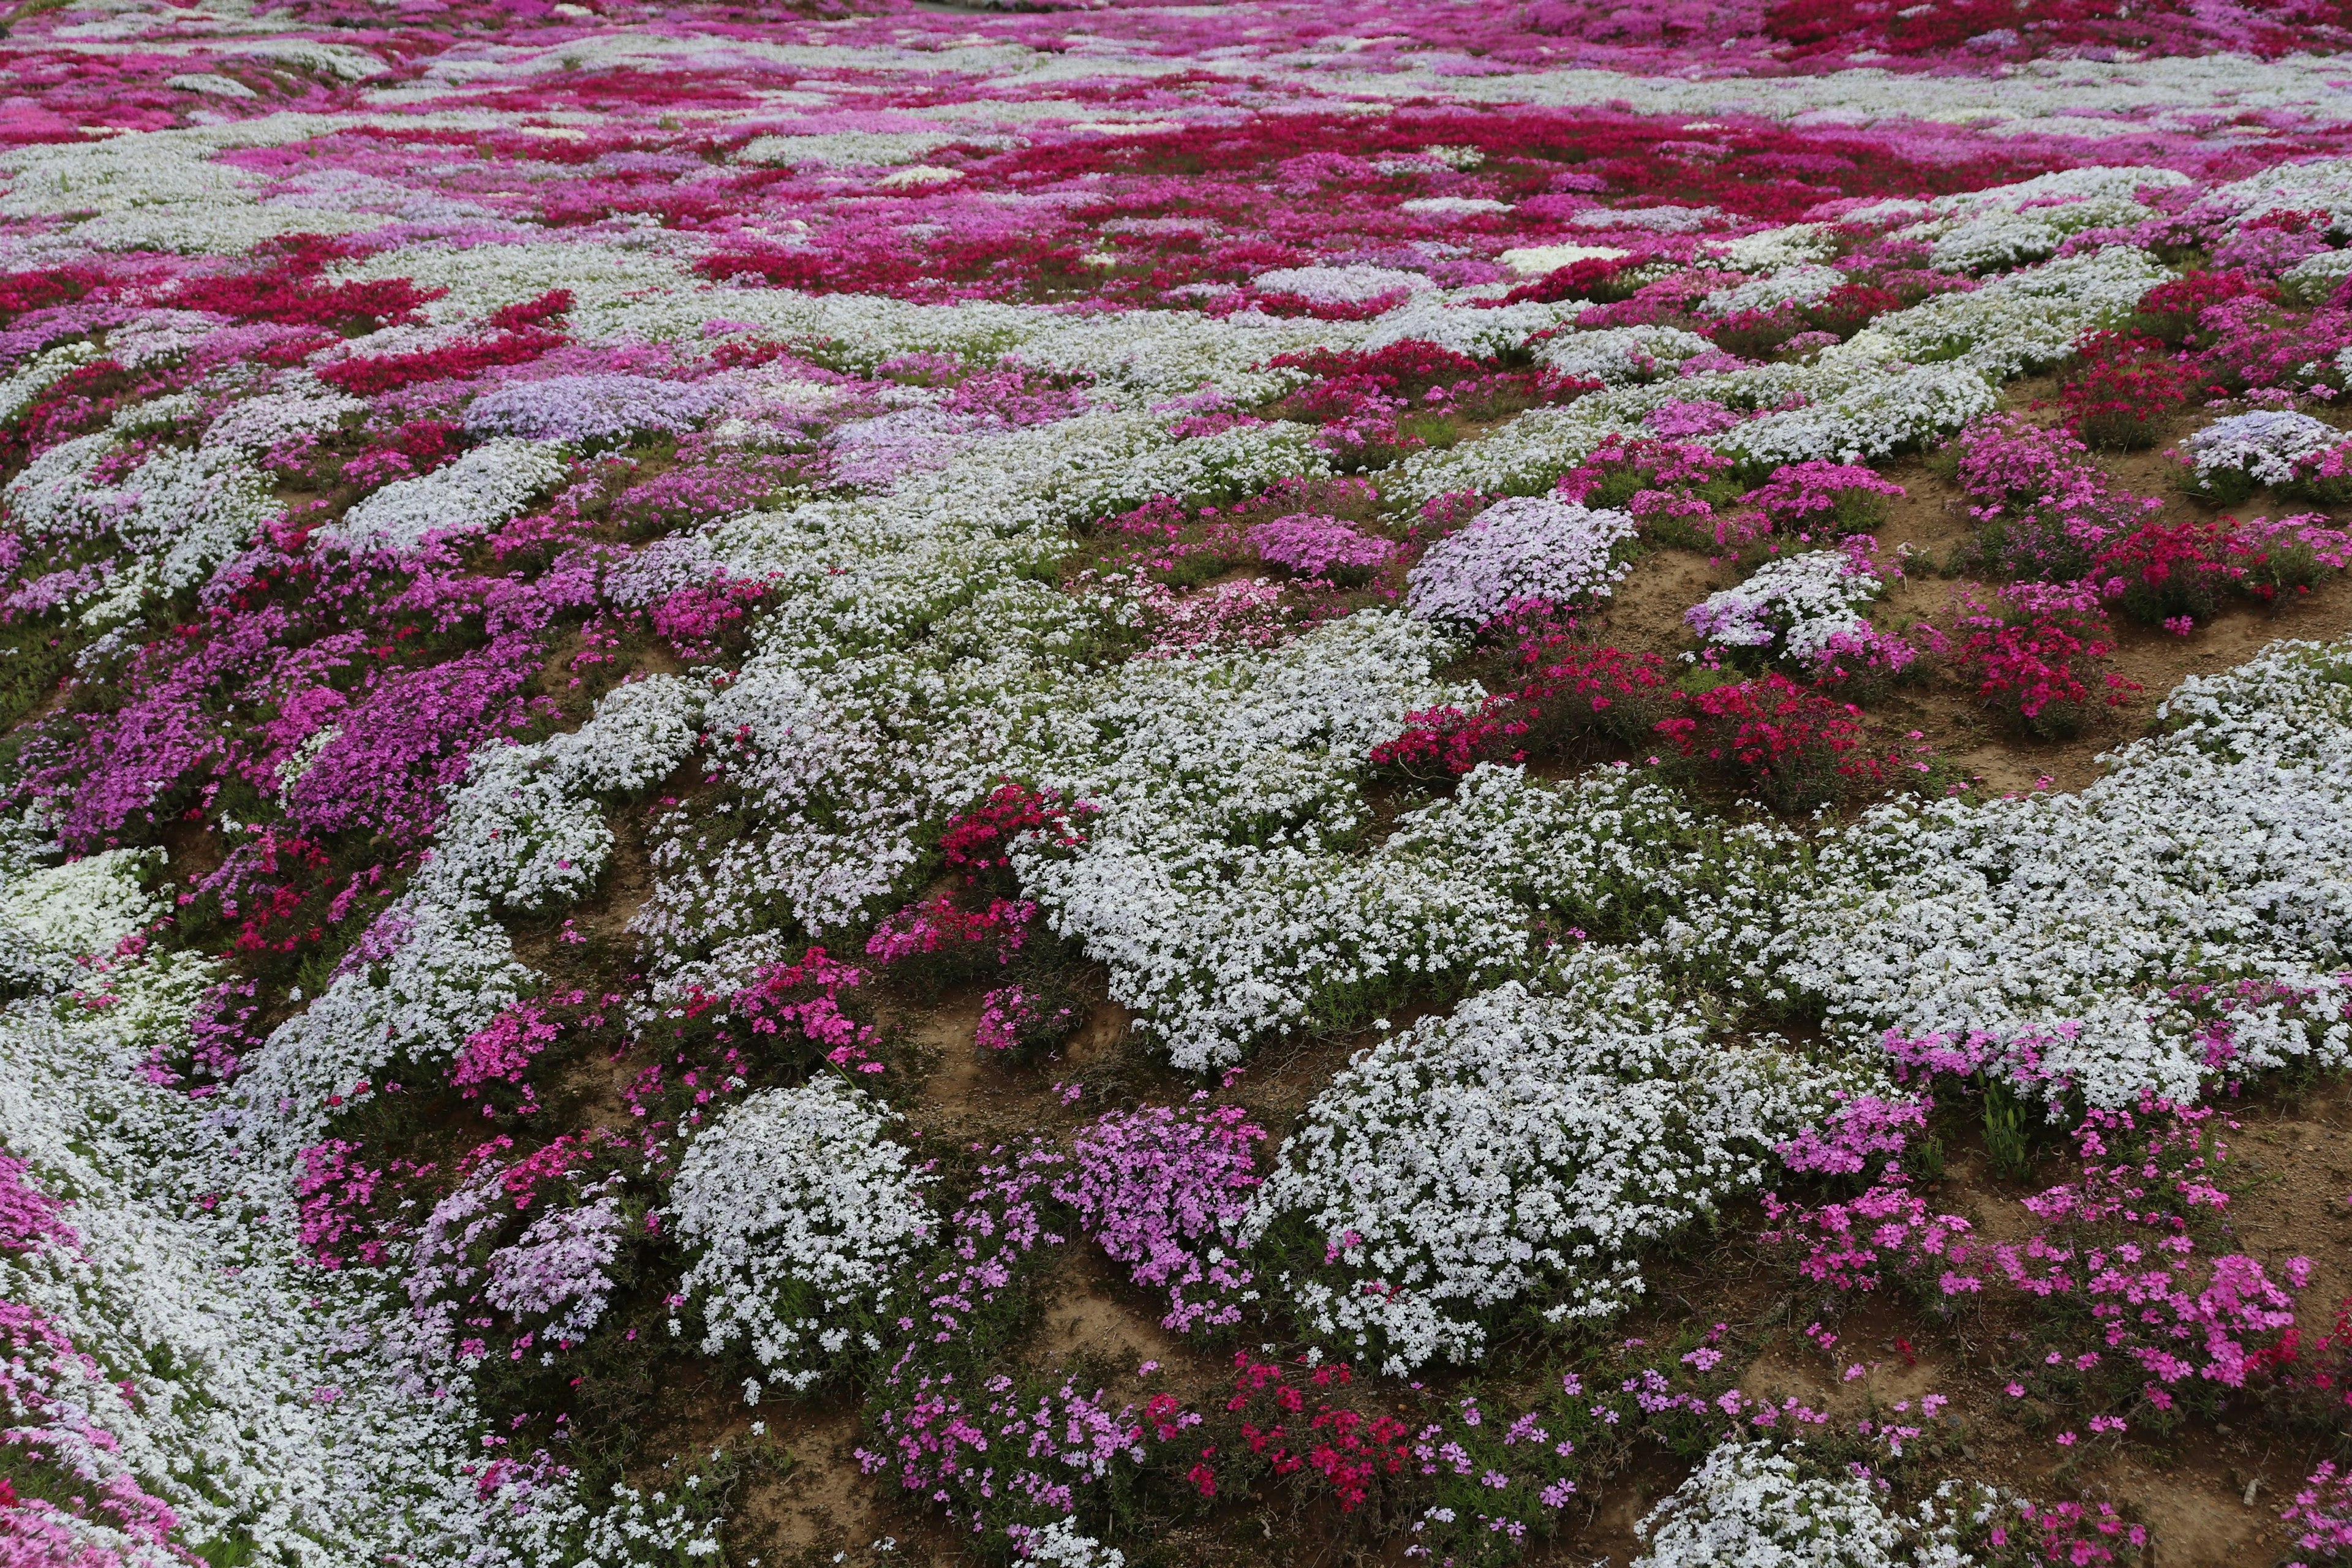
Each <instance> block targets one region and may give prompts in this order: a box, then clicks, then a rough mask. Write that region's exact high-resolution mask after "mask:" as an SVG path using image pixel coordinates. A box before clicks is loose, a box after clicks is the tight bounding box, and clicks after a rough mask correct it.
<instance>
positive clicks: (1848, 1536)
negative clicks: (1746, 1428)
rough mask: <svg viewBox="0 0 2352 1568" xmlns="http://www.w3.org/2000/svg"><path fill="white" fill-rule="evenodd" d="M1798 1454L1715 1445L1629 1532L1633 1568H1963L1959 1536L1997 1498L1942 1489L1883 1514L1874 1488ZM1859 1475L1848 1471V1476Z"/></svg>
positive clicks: (1962, 1486)
mask: <svg viewBox="0 0 2352 1568" xmlns="http://www.w3.org/2000/svg"><path fill="white" fill-rule="evenodd" d="M1803 1452H1804V1450H1803V1448H1802V1447H1801V1446H1792V1447H1790V1448H1786V1449H1781V1450H1778V1451H1776V1450H1775V1449H1774V1448H1773V1447H1772V1445H1771V1444H1770V1443H1769V1442H1767V1441H1762V1440H1759V1441H1756V1442H1752V1443H1741V1442H1738V1441H1736V1440H1734V1441H1727V1442H1725V1443H1722V1444H1719V1445H1718V1446H1717V1447H1716V1448H1715V1449H1714V1450H1713V1451H1712V1452H1710V1453H1709V1454H1708V1455H1707V1457H1706V1458H1705V1459H1704V1460H1703V1461H1701V1462H1700V1464H1699V1467H1698V1468H1697V1469H1696V1470H1694V1471H1693V1472H1692V1473H1691V1474H1690V1476H1689V1477H1688V1478H1687V1479H1685V1481H1684V1482H1683V1484H1682V1485H1681V1486H1679V1487H1677V1488H1675V1490H1674V1491H1673V1492H1672V1493H1671V1494H1670V1495H1669V1496H1668V1497H1667V1498H1666V1499H1665V1500H1664V1501H1663V1502H1661V1503H1659V1504H1658V1506H1657V1507H1656V1508H1654V1509H1653V1510H1650V1512H1649V1514H1648V1516H1647V1517H1645V1518H1644V1519H1643V1521H1641V1522H1640V1523H1639V1524H1638V1525H1636V1526H1634V1530H1635V1532H1636V1533H1637V1534H1639V1535H1640V1536H1641V1537H1642V1538H1643V1540H1644V1541H1646V1542H1648V1543H1649V1550H1648V1551H1646V1552H1643V1554H1642V1555H1641V1556H1640V1557H1638V1558H1636V1559H1634V1568H1719V1565H1720V1564H1725V1563H1737V1564H1738V1565H1739V1568H1967V1565H1969V1564H1972V1563H1976V1562H1977V1558H1976V1557H1975V1556H1974V1555H1973V1554H1972V1553H1970V1552H1965V1551H1963V1550H1962V1549H1961V1548H1960V1546H1959V1544H1958V1542H1959V1539H1960V1535H1961V1532H1962V1531H1963V1529H1965V1528H1968V1527H1972V1526H1981V1525H1984V1524H1986V1523H1988V1522H1990V1521H1991V1520H1992V1518H1993V1517H1994V1514H1995V1512H1996V1510H1998V1509H1999V1508H2000V1494H1999V1493H1998V1492H1996V1491H1994V1490H1993V1489H1991V1488H1990V1487H1988V1486H1985V1485H1984V1484H1983V1483H1981V1482H1973V1483H1964V1482H1960V1481H1946V1482H1944V1483H1943V1484H1942V1485H1941V1486H1940V1487H1938V1488H1937V1490H1936V1494H1935V1496H1934V1497H1932V1498H1930V1499H1929V1500H1927V1501H1925V1502H1923V1503H1921V1504H1920V1505H1919V1507H1918V1509H1917V1510H1916V1511H1915V1512H1912V1513H1907V1514H1906V1513H1900V1512H1896V1513H1890V1512H1888V1511H1887V1510H1885V1507H1884V1506H1883V1504H1882V1503H1881V1501H1880V1483H1876V1482H1874V1480H1873V1479H1872V1478H1870V1477H1869V1476H1868V1475H1866V1474H1864V1475H1857V1474H1854V1473H1853V1470H1851V1469H1845V1468H1840V1469H1838V1470H1836V1471H1832V1470H1830V1469H1829V1468H1828V1466H1827V1465H1826V1464H1822V1465H1818V1466H1815V1467H1811V1468H1808V1467H1805V1466H1802V1465H1801V1464H1800V1463H1799V1462H1798V1459H1799V1458H1800V1457H1801V1456H1802V1455H1803ZM1857 1468H1859V1467H1857Z"/></svg>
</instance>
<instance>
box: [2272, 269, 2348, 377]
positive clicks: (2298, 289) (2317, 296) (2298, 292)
mask: <svg viewBox="0 0 2352 1568" xmlns="http://www.w3.org/2000/svg"><path fill="white" fill-rule="evenodd" d="M2347 278H2352V250H2323V251H2321V252H2319V253H2318V254H2317V255H2315V256H2306V257H2305V258H2303V259H2302V260H2301V261H2298V262H2296V263H2295V264H2294V266H2292V267H2290V268H2287V269H2286V270H2285V271H2284V272H2282V273H2280V274H2279V284H2280V286H2281V287H2282V288H2284V289H2285V290H2286V293H2287V296H2288V297H2289V298H2290V299H2293V300H2300V301H2302V302H2304V303H2305V304H2313V305H2315V304H2318V303H2319V302H2320V301H2321V300H2326V298H2327V297H2328V296H2329V295H2331V294H2333V293H2335V292H2336V289H2338V288H2339V287H2341V286H2342V284H2343V282H2344V279H2347ZM2343 357H2344V356H2343V351H2342V350H2340V349H2339V350H2337V351H2336V364H2337V367H2338V368H2339V369H2340V368H2341V367H2342V364H2343Z"/></svg>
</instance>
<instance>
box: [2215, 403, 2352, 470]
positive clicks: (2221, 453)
mask: <svg viewBox="0 0 2352 1568" xmlns="http://www.w3.org/2000/svg"><path fill="white" fill-rule="evenodd" d="M2344 439H2345V434H2344V432H2343V431H2341V430H2338V429H2337V428H2336V426H2333V425H2330V424H2327V423H2326V421H2324V420H2319V419H2314V418H2313V417H2312V416H2310V415H2308V414H2296V413H2294V412H2293V411H2291V410H2288V409H2283V408H2282V409H2265V410H2261V411H2258V412H2255V413H2252V414H2233V415H2231V416H2229V417H2228V418H2226V419H2216V420H2215V421H2213V423H2212V424H2210V425H2208V426H2204V427H2203V428H2202V429H2200V430H2194V431H2191V432H2190V433H2189V437H2188V438H2187V439H2186V440H2184V441H2182V442H2181V443H2180V446H2181V449H2182V450H2183V451H2184V452H2186V453H2187V454H2188V455H2189V462H2190V463H2191V464H2193V465H2194V466H2195V468H2196V471H2197V477H2198V478H2199V479H2205V478H2207V477H2208V476H2210V475H2212V474H2217V473H2222V472H2226V471H2228V470H2231V469H2237V470H2240V471H2242V472H2243V473H2244V474H2245V475H2246V476H2247V477H2249V478H2250V479H2254V480H2255V481H2256V482H2258V483H2260V484H2265V485H2277V484H2284V483H2285V482H2286V481H2287V480H2289V479H2293V478H2294V464H2295V460H2296V459H2297V458H2309V457H2315V456H2316V455H2318V454H2319V453H2321V452H2325V451H2326V450H2327V449H2328V448H2329V447H2334V446H2337V445H2339V444H2341V443H2342V442H2343V440H2344Z"/></svg>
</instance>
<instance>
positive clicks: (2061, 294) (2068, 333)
mask: <svg viewBox="0 0 2352 1568" xmlns="http://www.w3.org/2000/svg"><path fill="white" fill-rule="evenodd" d="M2171 276H2172V273H2171V271H2170V270H2169V269H2168V268H2166V267H2164V266H2163V265H2162V264H2161V263H2159V262H2158V260H2157V259H2156V258H2154V257H2153V256H2151V255H2149V254H2148V253H2147V251H2145V250H2141V249H2139V248H2137V247H2134V246H2128V245H2109V246H2104V247H2100V248H2099V249H2097V250H2095V251H2092V252H2090V253H2089V254H2087V255H2084V256H2069V257H2066V258H2063V260H2058V261H2049V262H2044V263H2042V265H2041V266H2039V267H2035V268H2028V269H2026V270H2023V271H2018V272H2010V273H2004V274H2002V275H2001V276H2000V277H1998V278H1994V279H1988V280H1987V281H1986V282H1985V284H1984V285H1983V286H1982V287H1981V288H1978V289H1971V290H1969V291H1968V292H1967V293H1959V294H1937V295H1935V296H1933V297H1932V298H1929V299H1927V300H1921V301H1920V302H1919V303H1918V304H1916V305H1914V306H1912V307H1911V308H1910V309H1909V310H1897V311H1895V312H1893V313H1891V314H1888V315H1885V316H1881V317H1879V318H1878V319H1877V320H1875V321H1872V322H1871V323H1870V325H1869V326H1867V327H1865V328H1864V329H1863V330H1862V331H1859V332H1856V333H1855V334H1854V335H1853V337H1851V338H1849V339H1848V340H1846V342H1843V344H1841V345H1839V346H1838V347H1837V348H1834V349H1828V350H1824V351H1823V352H1822V361H1824V362H1828V363H1829V364H1830V365H1834V366H1836V367H1839V368H1843V369H1844V370H1846V371H1847V372H1848V374H1853V372H1854V371H1856V370H1859V369H1861V368H1862V367H1864V366H1866V367H1868V368H1869V369H1870V370H1871V371H1873V372H1875V371H1877V370H1878V369H1880V368H1881V367H1882V366H1883V365H1884V363H1885V362H1886V361H1887V360H1890V359H1899V360H1908V361H1911V362H1913V363H1923V362H1927V361H1931V360H1950V361H1952V362H1953V363H1956V364H1959V365H1965V366H1966V367H1968V368H1969V369H1970V370H1973V371H1976V372H1978V373H1979V374H1982V375H1985V376H1989V377H1991V378H1993V379H1995V380H2001V381H2005V380H2007V379H2008V378H2009V377H2011V376H2013V375H2017V374H2021V373H2022V372H2024V371H2027V370H2030V369H2032V368H2034V367H2035V366H2038V365H2044V364H2052V363H2056V362H2057V361H2059V360H2062V359H2063V358H2065V357H2066V355H2068V354H2069V353H2073V352H2074V343H2075V342H2076V340H2078V339H2080V338H2081V337H2082V336H2083V335H2084V333H2086V332H2090V331H2096V330H2097V329H2098V328H2101V327H2104V326H2108V325H2110V324H2112V323H2114V322H2116V321H2121V320H2122V319H2123V318H2124V317H2126V316H2128V315H2130V314H2131V313H2132V311H2133V310H2136V309H2137V308H2138V305H2139V301H2140V299H2141V297H2142V296H2143V295H2145V294H2146V293H2147V291H2148V290H2149V289H2153V288H2154V287H2156V286H2157V285H2158V283H2161V282H2164V281H2165V280H2166V279H2168V278H2170V277H2171ZM1825 368H1826V367H1825Z"/></svg>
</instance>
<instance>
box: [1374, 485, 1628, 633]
mask: <svg viewBox="0 0 2352 1568" xmlns="http://www.w3.org/2000/svg"><path fill="white" fill-rule="evenodd" d="M1636 534H1637V530H1636V529H1635V527H1634V524H1633V519H1632V518H1630V517H1628V516H1626V515H1625V514H1624V513H1623V512H1622V511H1605V510H1604V511H1592V510H1587V509H1586V508H1584V507H1582V506H1580V505H1578V504H1577V503H1576V502H1574V501H1570V500H1561V499H1559V497H1558V496H1510V497H1507V498H1506V499H1504V500H1498V501H1496V503H1495V504H1494V505H1493V506H1490V507H1488V508H1487V509H1486V510H1485V511H1482V512H1480V513H1479V514H1478V515H1477V516H1476V517H1475V518H1473V519H1472V520H1471V521H1469V523H1467V524H1466V525H1465V526H1464V527H1462V528H1461V529H1458V530H1456V531H1454V532H1453V533H1450V534H1448V535H1446V536H1445V537H1444V539H1441V540H1439V541H1438V542H1436V543H1435V544H1433V545H1431V546H1430V547H1429V551H1428V552H1427V553H1426V554H1424V555H1423V557H1422V558H1421V561H1420V563H1418V564H1416V565H1415V566H1414V567H1413V569H1412V571H1411V572H1410V573H1408V574H1406V580H1407V583H1408V586H1407V588H1406V590H1405V602H1406V603H1407V604H1408V605H1412V612H1413V614H1415V615H1417V616H1425V617H1427V618H1429V619H1431V620H1452V621H1458V622H1462V623H1465V624H1466V625H1469V626H1481V625H1484V624H1485V623H1486V622H1487V621H1489V620H1492V619H1493V618H1494V617H1495V616H1498V615H1500V614H1502V613H1503V612H1504V611H1505V610H1507V609H1508V608H1509V607H1510V606H1511V605H1515V604H1520V603H1524V602H1527V601H1529V600H1538V599H1539V600H1545V601H1548V602H1550V603H1553V604H1560V605H1569V604H1578V603H1583V602H1588V601H1590V600H1593V599H1605V598H1607V597H1609V595H1610V592H1611V590H1612V588H1613V587H1614V586H1615V584H1617V583H1618V582H1620V581H1622V579H1623V577H1624V575H1625V574H1626V573H1628V572H1630V571H1632V570H1633V565H1632V563H1631V562H1630V561H1628V560H1627V559H1626V558H1625V557H1626V552H1627V547H1628V546H1630V545H1631V544H1632V543H1633V541H1634V539H1635V537H1636Z"/></svg>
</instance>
